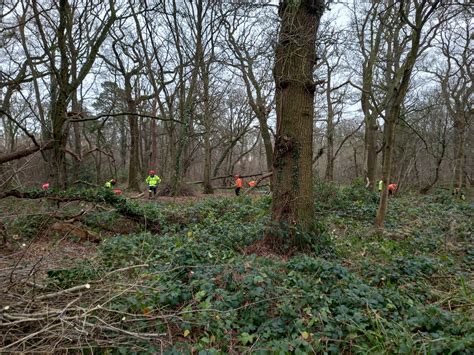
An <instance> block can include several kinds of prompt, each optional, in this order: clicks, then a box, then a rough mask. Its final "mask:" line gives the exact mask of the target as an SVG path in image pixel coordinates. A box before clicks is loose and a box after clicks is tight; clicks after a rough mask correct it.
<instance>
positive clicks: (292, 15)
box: [265, 0, 324, 250]
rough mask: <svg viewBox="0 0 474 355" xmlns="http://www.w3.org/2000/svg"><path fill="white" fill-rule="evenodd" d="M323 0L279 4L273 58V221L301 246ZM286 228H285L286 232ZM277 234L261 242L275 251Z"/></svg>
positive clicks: (309, 214) (308, 215) (309, 200)
mask: <svg viewBox="0 0 474 355" xmlns="http://www.w3.org/2000/svg"><path fill="white" fill-rule="evenodd" d="M323 11H324V1H309V0H305V1H301V2H299V1H296V2H290V1H283V2H281V3H280V9H279V14H280V17H281V19H282V24H281V30H280V36H279V40H278V44H277V48H276V54H275V68H274V77H275V84H276V96H275V97H276V113H277V134H276V140H275V149H274V150H273V174H274V178H273V184H274V185H273V200H272V223H273V224H274V225H275V224H276V225H277V226H275V227H277V228H284V229H288V231H289V233H288V234H289V235H288V236H289V238H290V239H291V240H290V243H291V244H293V245H294V246H296V247H298V248H300V249H301V248H303V247H304V245H303V243H304V240H303V238H302V237H301V233H297V231H296V230H295V229H294V228H293V227H297V228H298V230H299V231H300V232H303V233H305V232H310V231H311V226H312V224H313V218H314V214H313V211H314V207H313V204H314V201H313V172H312V158H313V144H312V143H313V117H314V92H315V83H314V80H313V71H314V65H315V58H316V46H315V43H316V33H317V30H318V26H319V20H320V18H321V15H322V13H323ZM288 227H290V228H288ZM279 239H280V238H278V230H273V229H271V228H270V229H268V231H267V235H266V238H265V241H266V243H267V244H268V245H269V246H270V247H271V248H273V249H275V250H279V247H280V245H281V240H279Z"/></svg>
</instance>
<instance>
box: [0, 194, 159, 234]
mask: <svg viewBox="0 0 474 355" xmlns="http://www.w3.org/2000/svg"><path fill="white" fill-rule="evenodd" d="M7 197H16V198H22V199H47V200H50V201H55V202H58V203H61V202H72V201H84V202H92V203H105V204H107V205H109V206H112V207H114V208H115V209H116V210H117V212H118V213H120V214H121V215H122V216H125V217H127V218H130V219H132V220H134V221H136V222H138V223H140V224H147V225H150V227H151V228H150V229H151V230H152V231H154V232H158V231H159V230H160V229H161V227H160V223H159V221H158V219H157V218H156V217H154V216H148V215H147V214H146V210H145V209H143V208H140V206H139V205H138V204H135V203H130V202H129V201H127V199H126V198H125V197H122V196H117V195H115V194H114V193H113V192H112V191H109V190H106V189H100V190H97V189H87V190H66V191H54V190H46V191H42V190H28V191H20V190H9V191H4V192H1V193H0V199H4V198H7Z"/></svg>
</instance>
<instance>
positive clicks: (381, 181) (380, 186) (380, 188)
mask: <svg viewBox="0 0 474 355" xmlns="http://www.w3.org/2000/svg"><path fill="white" fill-rule="evenodd" d="M377 187H378V189H379V192H382V190H383V180H382V179H380V180H379V182H378V183H377Z"/></svg>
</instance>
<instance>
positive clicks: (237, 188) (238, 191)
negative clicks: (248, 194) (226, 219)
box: [235, 187, 240, 196]
mask: <svg viewBox="0 0 474 355" xmlns="http://www.w3.org/2000/svg"><path fill="white" fill-rule="evenodd" d="M235 194H236V195H237V196H239V194H240V187H236V188H235Z"/></svg>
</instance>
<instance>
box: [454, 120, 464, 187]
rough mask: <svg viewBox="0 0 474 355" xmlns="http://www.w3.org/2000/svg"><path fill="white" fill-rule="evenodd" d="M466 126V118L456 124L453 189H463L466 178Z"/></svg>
mask: <svg viewBox="0 0 474 355" xmlns="http://www.w3.org/2000/svg"><path fill="white" fill-rule="evenodd" d="M465 130H466V124H465V121H464V118H463V117H461V118H457V119H456V120H455V122H454V131H455V135H456V147H455V153H454V176H453V187H454V188H455V189H456V188H459V189H460V188H462V186H463V180H464V179H463V177H464V146H465Z"/></svg>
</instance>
